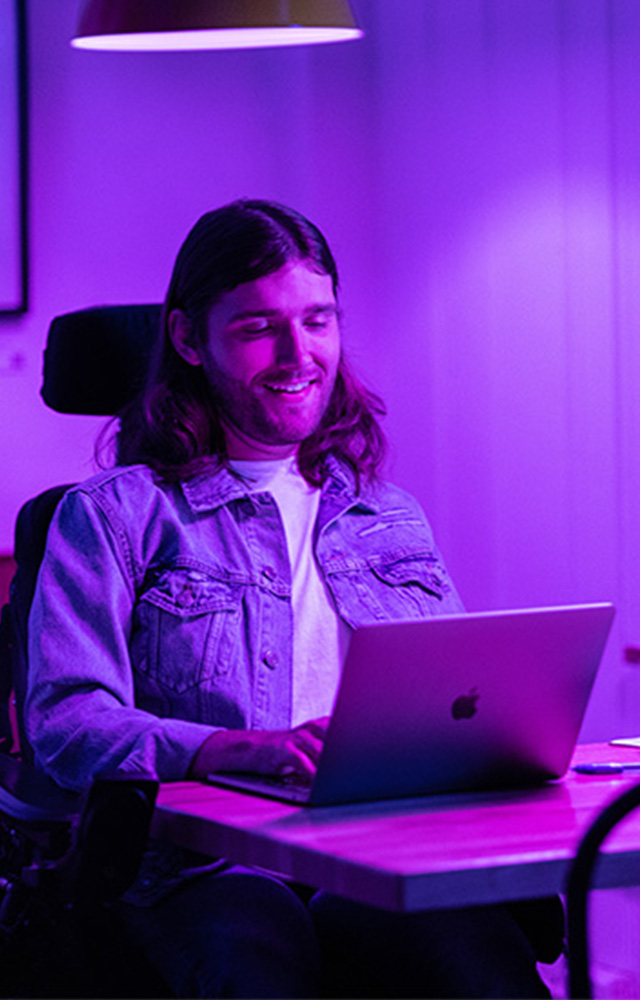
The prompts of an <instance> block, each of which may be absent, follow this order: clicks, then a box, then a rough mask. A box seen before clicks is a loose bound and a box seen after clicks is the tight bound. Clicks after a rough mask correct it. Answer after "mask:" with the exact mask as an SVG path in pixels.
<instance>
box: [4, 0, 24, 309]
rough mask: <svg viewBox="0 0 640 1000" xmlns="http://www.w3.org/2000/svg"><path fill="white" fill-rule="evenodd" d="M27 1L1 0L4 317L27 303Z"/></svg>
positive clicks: (22, 307)
mask: <svg viewBox="0 0 640 1000" xmlns="http://www.w3.org/2000/svg"><path fill="white" fill-rule="evenodd" d="M27 125H28V123H27V39H26V11H25V0H0V319H1V318H2V317H3V316H14V315H16V314H20V313H24V312H26V311H27V308H28V297H29V296H28V252H27V155H28V146H27V144H28V130H27Z"/></svg>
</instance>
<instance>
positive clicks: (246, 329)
mask: <svg viewBox="0 0 640 1000" xmlns="http://www.w3.org/2000/svg"><path fill="white" fill-rule="evenodd" d="M273 330H274V326H273V324H271V323H267V322H265V321H264V320H262V321H259V322H253V323H247V324H244V325H243V326H242V327H241V329H240V333H241V335H242V336H243V337H266V336H268V335H269V334H270V333H273Z"/></svg>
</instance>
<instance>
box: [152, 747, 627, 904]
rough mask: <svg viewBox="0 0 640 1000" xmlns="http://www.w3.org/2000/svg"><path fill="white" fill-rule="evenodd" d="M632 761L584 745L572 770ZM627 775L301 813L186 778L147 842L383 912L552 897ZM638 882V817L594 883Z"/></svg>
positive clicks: (612, 847)
mask: <svg viewBox="0 0 640 1000" xmlns="http://www.w3.org/2000/svg"><path fill="white" fill-rule="evenodd" d="M584 760H639V761H640V750H636V749H630V748H622V747H610V746H608V745H607V744H594V745H590V746H581V747H578V748H577V750H576V753H575V756H574V762H581V761H584ZM638 780H640V774H639V773H638V772H636V774H635V776H634V773H633V772H623V773H621V774H617V775H614V776H606V777H603V776H593V775H589V776H585V775H580V774H576V773H575V772H573V771H569V772H568V773H567V775H566V776H565V778H564V779H562V780H561V781H557V782H552V783H549V784H547V785H545V786H544V787H541V788H536V789H531V790H527V791H509V792H499V793H487V794H484V793H483V794H473V795H438V796H432V797H430V798H422V799H404V800H396V801H393V802H378V803H366V804H359V805H354V806H334V807H324V808H308V807H307V808H304V807H299V806H291V805H287V804H284V803H280V802H276V801H273V800H269V799H266V798H260V797H258V796H254V795H250V794H246V793H243V792H236V791H229V790H226V789H222V788H216V787H214V786H205V785H200V784H197V783H194V782H177V783H175V784H166V785H162V786H161V788H160V793H159V796H158V804H157V807H156V811H155V815H154V821H153V834H154V835H155V836H158V837H161V838H164V839H167V840H170V841H172V842H173V843H176V844H180V845H182V846H184V847H190V848H192V849H195V850H198V851H202V852H204V853H206V854H210V855H212V856H222V857H228V858H230V859H232V860H234V861H237V862H239V863H242V864H247V865H254V866H261V867H264V868H269V869H272V870H275V871H278V872H281V873H283V874H285V875H288V876H290V877H292V878H294V879H296V880H298V881H300V882H306V883H309V884H310V885H314V886H318V887H320V888H324V889H328V890H330V891H332V892H336V893H340V894H342V895H345V896H349V897H351V898H353V899H356V900H359V901H361V902H365V903H372V904H375V905H378V906H382V907H385V908H387V909H389V910H406V911H412V910H419V909H425V908H426V909H430V908H438V907H448V906H457V905H469V904H472V903H488V902H497V901H500V900H509V899H517V898H525V897H527V898H529V897H535V896H545V895H550V894H552V893H556V892H559V891H562V890H563V889H564V886H565V879H566V874H567V870H568V866H569V863H570V861H571V859H572V857H573V855H574V853H575V849H576V846H577V844H578V842H579V841H580V839H581V837H582V836H583V834H584V833H585V832H586V830H587V828H588V826H589V825H590V824H591V822H592V821H593V820H594V819H595V818H596V816H597V815H598V813H599V812H600V811H601V810H602V809H603V808H604V807H605V805H607V803H609V802H610V801H611V800H612V799H614V798H615V797H617V795H619V794H621V793H622V791H623V790H625V789H626V788H628V787H629V786H630V785H631V784H633V783H634V781H638ZM632 884H633V885H639V884H640V810H639V811H638V815H637V816H636V815H635V814H634V815H632V816H631V817H629V818H628V819H627V820H625V821H624V822H623V823H622V824H621V825H620V827H619V829H618V830H617V831H615V832H614V833H613V834H612V836H611V838H610V839H609V841H607V843H606V844H605V851H604V857H603V859H602V861H601V862H600V863H599V866H598V871H597V874H596V879H595V882H594V885H595V886H597V887H599V888H612V887H614V886H622V885H632Z"/></svg>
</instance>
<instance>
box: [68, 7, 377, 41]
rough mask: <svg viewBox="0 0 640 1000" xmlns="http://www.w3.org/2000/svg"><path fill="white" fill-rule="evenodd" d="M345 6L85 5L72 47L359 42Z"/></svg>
mask: <svg viewBox="0 0 640 1000" xmlns="http://www.w3.org/2000/svg"><path fill="white" fill-rule="evenodd" d="M361 35H362V32H361V30H360V29H359V28H358V25H357V24H356V21H355V18H354V16H353V13H352V11H351V7H350V5H349V2H348V0H85V4H84V6H83V8H82V9H81V12H80V17H79V21H78V29H77V31H76V34H75V36H74V38H73V39H72V41H71V44H72V45H73V46H75V47H76V48H85V49H116V50H121V51H122V50H124V51H144V50H147V51H154V50H155V51H175V50H184V49H238V48H264V47H268V46H279V45H312V44H317V43H319V42H338V41H348V40H349V39H354V38H359V37H360V36H361Z"/></svg>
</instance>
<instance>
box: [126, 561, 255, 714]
mask: <svg viewBox="0 0 640 1000" xmlns="http://www.w3.org/2000/svg"><path fill="white" fill-rule="evenodd" d="M240 605H241V588H240V587H239V586H238V585H237V584H235V585H234V584H230V583H228V582H227V581H224V580H218V579H216V578H215V577H212V576H210V575H208V574H207V573H205V572H203V571H201V570H196V569H193V568H181V569H174V570H167V571H165V572H163V573H161V574H160V575H159V576H158V577H157V578H156V579H155V581H154V584H153V586H152V587H151V588H150V589H149V590H147V591H145V593H144V594H142V596H141V598H140V602H139V604H138V607H137V612H136V620H135V626H134V634H133V637H132V654H133V657H134V663H135V666H136V668H137V669H138V670H140V671H142V672H143V673H145V674H147V675H148V676H149V677H150V678H152V679H153V680H155V681H156V682H157V683H158V684H159V685H161V686H162V687H164V688H168V689H170V690H171V691H174V692H176V693H178V694H182V693H184V692H186V691H188V690H189V689H190V688H194V687H197V686H199V685H202V684H204V683H206V682H210V683H215V679H216V676H218V675H223V674H227V673H228V672H229V671H230V670H231V669H232V667H233V666H234V664H235V663H236V661H237V651H238V644H239V641H240V635H241V628H240Z"/></svg>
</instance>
